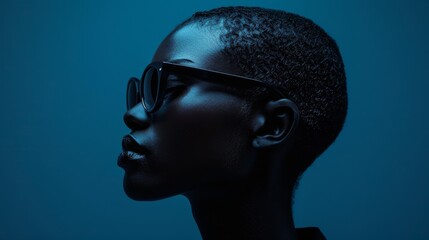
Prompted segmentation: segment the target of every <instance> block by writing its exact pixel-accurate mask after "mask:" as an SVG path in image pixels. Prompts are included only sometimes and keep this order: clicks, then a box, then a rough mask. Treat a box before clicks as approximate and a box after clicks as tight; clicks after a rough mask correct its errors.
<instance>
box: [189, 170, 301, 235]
mask: <svg viewBox="0 0 429 240" xmlns="http://www.w3.org/2000/svg"><path fill="white" fill-rule="evenodd" d="M256 179H258V180H257V181H255V180H254V181H247V182H246V183H244V184H243V183H241V184H237V185H236V186H228V189H227V190H225V188H224V187H223V188H222V190H221V191H214V190H213V189H211V190H206V191H204V192H202V191H199V192H198V193H197V192H193V193H189V194H186V195H185V196H186V197H187V198H188V199H189V201H190V203H191V207H192V213H193V216H194V219H195V221H196V223H197V225H198V228H199V230H200V232H201V235H202V237H203V239H204V240H212V239H225V240H228V239H255V240H257V239H270V240H276V239H283V240H284V239H287V240H296V238H297V237H296V233H295V226H294V223H293V217H292V190H291V191H285V190H286V189H285V188H284V185H283V184H279V182H278V181H279V179H278V178H275V177H270V178H268V179H267V178H263V179H265V180H264V181H261V178H256ZM214 192H216V193H214Z"/></svg>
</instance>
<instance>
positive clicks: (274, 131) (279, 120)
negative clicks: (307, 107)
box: [252, 98, 300, 148]
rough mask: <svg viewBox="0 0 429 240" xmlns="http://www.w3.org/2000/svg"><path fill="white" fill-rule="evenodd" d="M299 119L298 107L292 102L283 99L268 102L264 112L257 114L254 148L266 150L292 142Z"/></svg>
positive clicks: (254, 124)
mask: <svg viewBox="0 0 429 240" xmlns="http://www.w3.org/2000/svg"><path fill="white" fill-rule="evenodd" d="M299 118H300V115H299V110H298V107H297V106H296V104H295V103H294V102H292V101H291V100H289V99H286V98H282V99H279V100H275V101H269V102H267V103H266V104H265V106H264V107H263V111H262V112H259V113H256V114H255V119H254V120H255V121H253V126H252V127H253V130H254V133H255V138H254V139H253V141H252V146H253V147H255V148H264V147H270V146H274V145H277V144H280V143H282V142H285V141H290V140H292V139H293V136H292V135H293V133H294V132H295V130H296V128H297V126H298V121H299Z"/></svg>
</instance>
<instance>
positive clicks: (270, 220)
mask: <svg viewBox="0 0 429 240" xmlns="http://www.w3.org/2000/svg"><path fill="white" fill-rule="evenodd" d="M220 31H221V28H220V27H212V28H210V29H209V28H208V27H199V26H197V25H195V24H190V25H187V26H185V27H183V28H181V29H178V30H176V31H174V32H172V33H170V34H169V35H168V36H167V37H166V38H165V39H164V41H163V42H162V43H161V44H160V46H159V48H158V49H157V51H156V53H155V55H154V57H153V59H152V61H169V62H176V63H180V64H183V65H188V66H192V67H198V68H205V69H210V70H217V71H221V72H226V73H232V74H237V75H242V74H241V72H240V71H239V69H236V68H234V67H233V66H232V65H231V64H228V61H227V59H226V58H225V57H224V56H223V55H222V54H221V50H222V49H223V48H224V45H223V43H222V42H220V41H219V40H218V39H219V34H220ZM185 59H186V60H185ZM184 84H185V87H184V88H181V89H180V90H177V91H176V92H174V93H173V94H171V95H169V96H167V98H166V99H165V100H164V103H163V105H162V106H161V108H160V109H159V110H158V111H157V112H155V113H151V114H148V113H147V112H146V111H145V110H144V108H143V107H142V105H141V104H137V105H136V106H134V107H133V108H131V109H130V110H129V111H128V112H126V114H125V115H124V121H125V123H126V125H127V126H128V127H129V128H130V129H131V133H130V136H131V138H132V139H133V141H134V142H135V144H137V145H139V146H145V147H146V148H147V149H149V152H148V153H147V154H146V156H145V161H144V162H145V164H131V165H127V166H122V167H123V168H124V169H125V176H124V188H125V192H126V193H127V195H128V196H129V197H131V198H132V199H135V200H157V199H162V198H166V197H170V196H174V195H177V194H182V195H184V196H185V197H187V198H188V199H189V201H190V203H191V206H192V212H193V216H194V218H195V220H196V222H197V224H198V227H199V229H200V232H201V234H202V237H203V239H205V240H210V239H271V240H275V239H291V240H293V239H296V233H295V227H294V223H293V218H292V211H291V198H292V190H293V184H294V179H293V178H292V177H291V175H290V174H288V171H287V169H288V161H292V159H290V158H288V150H287V149H288V147H290V145H291V144H292V143H291V142H292V140H291V137H290V135H288V133H289V130H290V128H291V124H292V121H293V120H292V119H293V117H292V115H293V114H297V110H296V108H295V107H294V105H293V103H291V102H290V101H288V100H287V99H277V100H266V101H260V102H257V103H256V104H257V108H255V109H254V110H252V111H250V112H249V111H248V112H247V114H246V111H243V110H244V109H245V108H248V107H249V106H248V105H247V104H246V102H245V100H244V99H243V98H241V97H239V96H237V95H234V94H231V93H230V92H228V91H225V86H222V85H219V84H215V83H208V82H204V81H196V80H188V81H187V82H185V83H184Z"/></svg>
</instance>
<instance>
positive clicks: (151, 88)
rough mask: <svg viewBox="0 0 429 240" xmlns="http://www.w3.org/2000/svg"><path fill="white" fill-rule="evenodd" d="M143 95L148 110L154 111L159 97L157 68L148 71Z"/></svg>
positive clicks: (144, 80)
mask: <svg viewBox="0 0 429 240" xmlns="http://www.w3.org/2000/svg"><path fill="white" fill-rule="evenodd" d="M142 93H143V101H144V104H145V107H146V110H148V111H150V110H152V109H153V107H154V105H155V103H156V99H157V97H158V72H157V71H156V69H155V68H149V69H148V70H147V71H146V73H145V75H144V79H143V89H142Z"/></svg>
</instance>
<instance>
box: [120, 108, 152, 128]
mask: <svg viewBox="0 0 429 240" xmlns="http://www.w3.org/2000/svg"><path fill="white" fill-rule="evenodd" d="M124 123H125V125H127V127H128V128H129V129H131V130H132V131H135V130H140V129H144V128H147V127H148V126H149V123H150V116H149V114H148V113H147V112H146V110H145V109H144V108H143V105H142V104H140V103H139V104H136V105H135V106H134V107H132V108H130V109H129V110H128V111H127V112H126V113H125V114H124Z"/></svg>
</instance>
